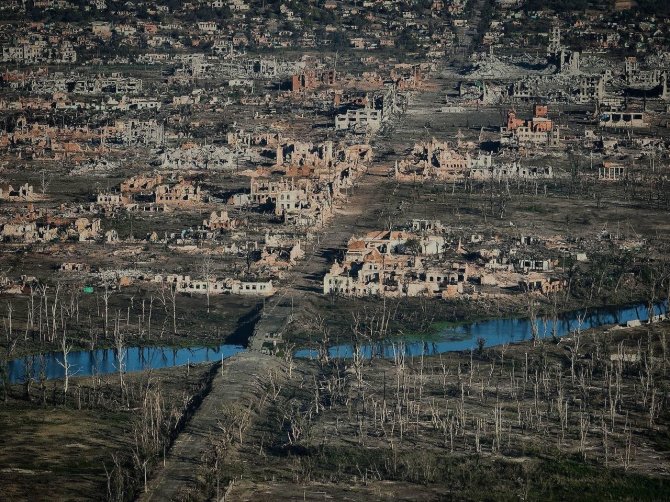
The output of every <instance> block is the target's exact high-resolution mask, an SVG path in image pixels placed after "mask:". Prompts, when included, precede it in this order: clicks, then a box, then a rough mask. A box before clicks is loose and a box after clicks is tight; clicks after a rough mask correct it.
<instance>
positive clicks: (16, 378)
mask: <svg viewBox="0 0 670 502" xmlns="http://www.w3.org/2000/svg"><path fill="white" fill-rule="evenodd" d="M666 312H667V305H666V304H665V303H659V304H657V305H656V306H655V307H654V314H656V315H658V314H665V313H666ZM580 315H584V311H575V312H568V313H566V314H564V315H562V316H559V318H558V320H557V322H556V335H557V336H558V337H562V336H565V335H568V334H569V333H571V332H573V331H574V330H576V329H577V327H578V322H579V321H578V316H580ZM636 319H639V320H641V321H646V320H647V308H646V306H645V305H643V304H639V305H635V306H632V307H619V308H601V309H594V310H590V311H587V312H586V315H585V317H584V320H583V322H582V326H581V329H582V330H586V329H589V328H595V327H598V326H603V325H608V324H625V323H626V322H628V321H632V320H636ZM536 325H537V328H538V333H539V336H540V338H548V337H551V336H552V330H553V327H554V321H553V320H552V319H549V318H538V319H537V320H536ZM531 332H532V330H531V321H530V320H529V319H491V320H487V321H477V322H473V323H468V324H462V325H458V326H454V327H450V328H445V329H444V330H442V331H441V332H440V333H438V334H437V335H436V336H435V335H433V336H431V340H430V341H421V340H417V339H416V337H412V338H410V337H405V338H402V337H398V338H396V339H394V340H393V342H390V341H386V342H381V343H379V344H376V345H365V346H363V347H362V348H361V351H362V353H363V355H364V356H365V357H368V358H369V357H372V356H373V355H374V356H375V357H385V358H393V356H394V354H395V353H396V351H398V350H404V352H405V354H406V355H408V356H420V355H422V354H423V355H426V356H428V355H436V354H443V353H445V352H455V351H462V350H470V349H472V348H474V347H476V345H477V340H478V339H479V338H483V339H484V341H485V346H486V347H493V346H496V345H502V344H506V343H515V342H523V341H525V340H530V338H531ZM244 350H245V349H244V347H242V346H241V345H228V344H224V345H220V346H218V347H193V348H179V349H174V348H169V347H129V348H127V349H125V351H124V354H125V358H124V361H123V364H124V368H123V369H124V371H125V372H135V371H143V370H148V369H160V368H171V367H173V366H182V365H185V364H188V363H194V364H195V363H204V362H215V361H220V360H221V359H222V358H223V359H226V358H228V357H230V356H233V355H235V354H237V353H239V352H243V351H244ZM353 350H354V349H353V346H352V345H351V344H346V345H337V346H334V347H330V349H329V353H330V356H331V357H334V358H350V357H351V356H352V354H353ZM295 356H296V357H299V358H314V357H316V356H317V351H316V350H315V349H301V350H298V351H297V352H296V353H295ZM29 358H30V359H31V360H32V361H33V378H35V379H37V378H38V376H39V372H40V367H39V365H40V358H39V356H29ZM44 360H45V364H46V377H47V379H48V380H53V379H57V378H63V377H64V376H65V370H64V369H63V367H62V366H61V365H60V364H59V363H62V362H63V354H62V353H61V352H49V353H47V354H45V355H44ZM68 363H69V364H70V375H71V376H91V375H106V374H110V373H116V372H117V371H118V360H117V357H116V350H115V349H99V350H82V351H77V352H71V353H70V355H69V356H68ZM25 368H26V366H25V358H21V359H14V360H12V361H10V362H9V381H10V382H11V383H21V382H24V381H25V378H26V369H25Z"/></svg>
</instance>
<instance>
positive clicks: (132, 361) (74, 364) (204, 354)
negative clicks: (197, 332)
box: [9, 345, 245, 383]
mask: <svg viewBox="0 0 670 502" xmlns="http://www.w3.org/2000/svg"><path fill="white" fill-rule="evenodd" d="M244 350H245V349H244V347H242V346H241V345H220V346H218V347H193V348H179V349H175V348H166V347H129V348H127V349H124V352H123V353H124V354H125V356H124V359H123V369H124V371H125V372H134V371H143V370H148V369H160V368H171V367H173V366H182V365H185V364H189V363H205V362H214V361H220V360H221V359H222V358H223V359H226V358H228V357H230V356H233V355H235V354H237V353H238V352H243V351H244ZM116 354H117V351H116V349H99V350H81V351H77V352H74V351H73V352H70V354H69V355H68V364H69V365H70V375H71V376H91V375H106V374H109V373H116V372H117V371H118V364H119V362H118V359H117V357H116ZM28 358H29V359H31V360H32V361H33V378H35V379H37V378H38V377H39V373H40V357H39V356H28ZM44 362H45V365H46V377H47V380H53V379H56V378H63V377H64V376H65V370H64V369H63V367H62V366H61V365H60V364H59V363H62V362H63V353H62V352H49V353H47V354H44ZM25 379H26V365H25V358H22V359H14V360H13V361H10V362H9V381H10V382H11V383H20V382H24V381H25Z"/></svg>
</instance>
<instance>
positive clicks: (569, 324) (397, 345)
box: [295, 303, 667, 359]
mask: <svg viewBox="0 0 670 502" xmlns="http://www.w3.org/2000/svg"><path fill="white" fill-rule="evenodd" d="M666 312H667V305H666V304H665V303H659V304H657V305H655V307H654V314H655V315H658V314H665V313H666ZM579 316H584V318H583V321H582V325H581V329H582V330H587V329H589V328H596V327H598V326H604V325H608V324H625V323H626V322H628V321H633V320H636V319H639V320H641V321H646V320H647V319H648V316H647V308H646V305H643V304H639V305H635V306H632V307H618V308H617V307H615V308H600V309H594V310H589V311H584V310H578V311H573V312H568V313H566V314H563V315H561V316H559V317H558V319H557V320H556V322H555V323H554V320H553V319H550V318H538V319H536V321H535V324H536V326H537V331H538V335H539V337H540V338H549V337H551V336H552V330H553V329H554V324H556V336H558V337H562V336H565V335H568V334H570V333H571V332H574V331H575V330H576V329H577V328H578V326H579V320H578V317H579ZM531 326H532V322H531V321H530V319H491V320H487V321H477V322H473V323H468V324H462V325H458V326H454V327H450V328H445V329H444V330H442V331H440V332H439V333H438V334H437V335H434V336H431V340H430V341H422V340H417V339H416V337H412V338H410V337H406V338H402V337H399V338H396V339H394V340H393V342H390V341H383V342H380V343H378V344H375V345H363V346H362V347H361V353H362V355H363V356H364V357H367V358H370V357H372V356H373V355H374V356H375V357H384V358H393V357H394V355H395V354H396V353H397V351H399V350H403V351H404V352H405V354H406V355H407V356H420V355H425V356H429V355H437V354H444V353H445V352H457V351H463V350H471V349H473V348H475V347H476V346H477V340H478V339H479V338H482V339H484V341H485V347H494V346H496V345H503V344H507V343H517V342H523V341H525V340H530V339H531V333H532V329H531ZM353 351H354V348H353V345H351V344H346V345H336V346H334V347H330V348H329V350H328V352H329V355H330V357H333V358H345V359H346V358H350V357H352V354H353ZM317 355H318V352H317V350H315V349H301V350H298V351H296V352H295V357H298V358H315V357H317Z"/></svg>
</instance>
